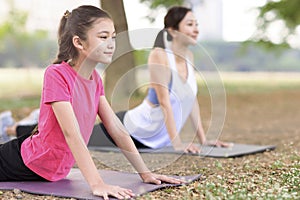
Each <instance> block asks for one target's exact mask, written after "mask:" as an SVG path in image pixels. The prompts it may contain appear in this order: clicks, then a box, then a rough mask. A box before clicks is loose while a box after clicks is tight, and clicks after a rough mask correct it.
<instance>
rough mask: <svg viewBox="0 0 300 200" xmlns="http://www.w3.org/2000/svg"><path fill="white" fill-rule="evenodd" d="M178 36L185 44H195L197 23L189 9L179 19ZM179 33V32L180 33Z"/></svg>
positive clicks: (197, 31) (197, 32)
mask: <svg viewBox="0 0 300 200" xmlns="http://www.w3.org/2000/svg"><path fill="white" fill-rule="evenodd" d="M178 31H179V36H178V37H179V38H181V39H182V40H183V42H186V43H187V44H192V45H194V44H196V43H197V38H198V34H199V30H198V23H197V20H196V18H195V16H194V14H193V13H192V12H191V11H189V12H187V14H186V15H185V17H184V18H183V19H182V20H181V22H180V23H179V26H178ZM180 33H181V34H180Z"/></svg>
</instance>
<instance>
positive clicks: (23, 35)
mask: <svg viewBox="0 0 300 200" xmlns="http://www.w3.org/2000/svg"><path fill="white" fill-rule="evenodd" d="M10 6H11V7H10V10H9V13H8V16H7V17H6V19H5V20H4V22H3V23H2V24H0V40H1V41H2V43H1V45H0V67H23V66H32V65H34V66H42V67H44V62H45V61H48V60H49V56H50V55H51V52H53V50H54V48H56V46H55V45H54V42H53V41H51V40H49V39H48V33H47V32H46V31H44V30H36V31H33V32H28V31H27V30H26V23H27V19H28V13H27V12H24V11H22V10H18V9H16V8H14V6H13V5H10Z"/></svg>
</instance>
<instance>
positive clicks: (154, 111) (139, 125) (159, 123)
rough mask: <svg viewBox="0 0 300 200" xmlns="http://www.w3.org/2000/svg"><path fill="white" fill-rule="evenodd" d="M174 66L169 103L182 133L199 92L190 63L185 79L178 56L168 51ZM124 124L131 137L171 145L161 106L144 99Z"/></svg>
mask: <svg viewBox="0 0 300 200" xmlns="http://www.w3.org/2000/svg"><path fill="white" fill-rule="evenodd" d="M165 51H166V53H167V55H168V62H169V65H170V69H171V76H172V78H171V81H172V84H171V85H172V86H171V90H170V102H171V106H172V110H173V114H174V119H175V122H176V130H177V133H179V132H180V131H181V129H182V127H183V126H184V124H185V122H186V120H187V118H188V116H189V115H190V113H191V111H192V107H193V105H194V102H195V98H196V95H197V83H196V79H195V74H194V70H193V67H192V65H191V63H190V62H189V61H188V60H187V61H186V65H187V71H188V76H187V79H186V81H184V80H182V78H181V77H180V76H179V74H178V73H177V68H176V62H175V56H174V54H173V52H172V51H171V50H167V49H166V50H165ZM123 123H124V126H125V127H126V129H127V130H128V132H129V133H130V135H131V136H132V137H134V138H135V139H136V140H138V141H139V142H141V143H142V144H144V145H146V146H148V147H151V148H154V149H156V148H162V147H165V146H169V145H172V144H171V141H170V137H169V134H168V132H167V129H166V126H165V119H164V115H163V113H162V110H161V107H160V106H159V105H158V106H156V107H153V106H151V105H150V104H149V103H148V102H147V101H146V100H144V101H143V102H142V103H141V104H140V105H138V106H137V107H135V108H133V109H131V110H129V111H128V112H127V113H126V114H125V116H124V121H123Z"/></svg>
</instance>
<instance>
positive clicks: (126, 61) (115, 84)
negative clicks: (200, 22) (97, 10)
mask: <svg viewBox="0 0 300 200" xmlns="http://www.w3.org/2000/svg"><path fill="white" fill-rule="evenodd" d="M100 5H101V8H102V9H103V10H106V11H107V12H108V13H109V14H110V15H111V17H112V18H113V21H114V24H115V28H116V33H117V39H116V51H115V54H114V57H113V61H112V63H111V64H109V65H108V66H107V68H106V69H105V93H106V97H107V98H108V99H109V100H110V101H119V102H120V103H122V100H124V99H128V98H129V95H130V94H131V93H132V92H133V91H134V89H135V87H136V78H135V73H134V71H133V70H134V67H135V62H134V55H133V49H132V46H131V44H130V41H129V35H128V25H127V19H126V15H125V9H124V5H123V0H102V1H101V0H100ZM129 71H130V73H127V72H129ZM126 73H127V74H126ZM120 80H121V82H119V81H120ZM119 87H122V88H121V89H120V88H119ZM118 88H119V89H118ZM116 91H118V92H116ZM116 93H117V94H116ZM112 95H113V96H112Z"/></svg>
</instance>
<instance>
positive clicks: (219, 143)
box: [204, 140, 233, 148]
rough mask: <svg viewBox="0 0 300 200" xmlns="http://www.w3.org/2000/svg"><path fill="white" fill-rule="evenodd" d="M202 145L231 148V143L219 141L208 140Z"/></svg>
mask: <svg viewBox="0 0 300 200" xmlns="http://www.w3.org/2000/svg"><path fill="white" fill-rule="evenodd" d="M204 145H208V146H215V147H225V148H229V147H232V146H233V143H228V142H223V141H220V140H210V141H206V142H205V143H204Z"/></svg>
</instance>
